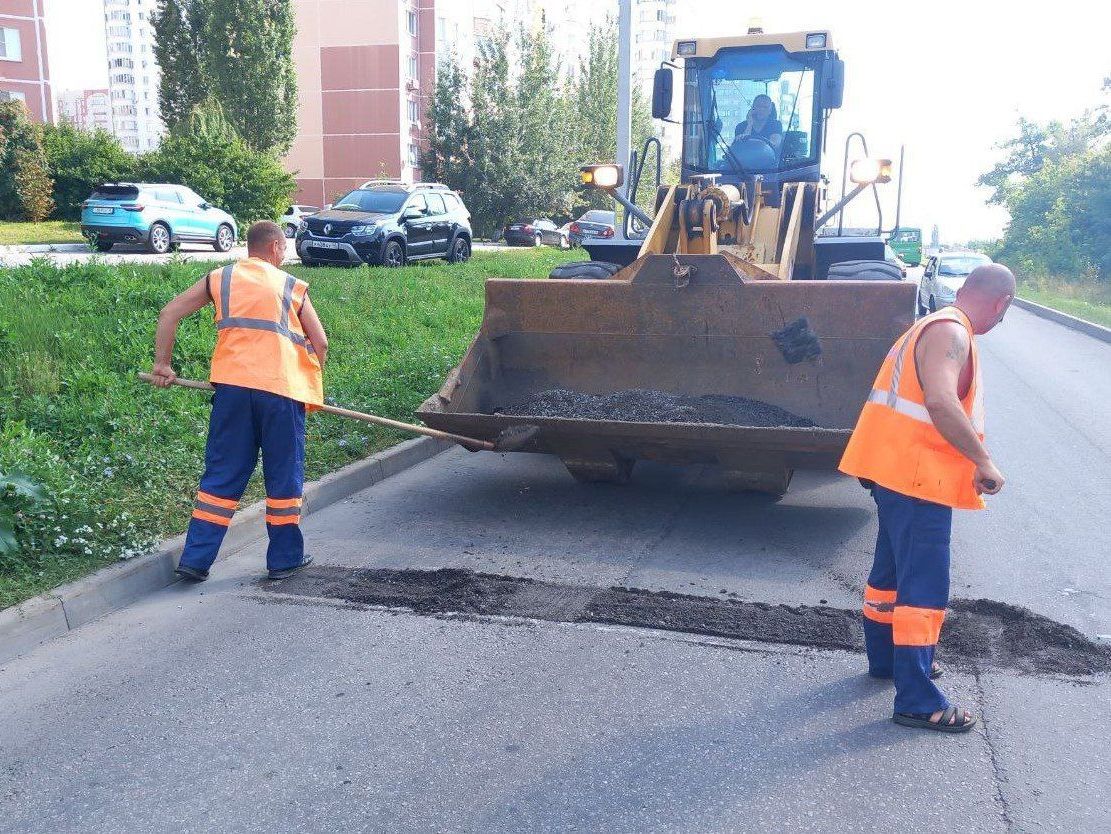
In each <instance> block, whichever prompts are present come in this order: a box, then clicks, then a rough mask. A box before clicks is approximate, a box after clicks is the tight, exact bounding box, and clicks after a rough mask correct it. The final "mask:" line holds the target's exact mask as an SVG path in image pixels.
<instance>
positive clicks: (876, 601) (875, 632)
mask: <svg viewBox="0 0 1111 834" xmlns="http://www.w3.org/2000/svg"><path fill="white" fill-rule="evenodd" d="M872 497H873V498H874V499H875V502H876V507H877V508H878V510H879V536H878V537H877V539H876V556H875V561H874V563H873V564H872V572H871V573H870V574H869V575H868V587H867V588H866V589H865V593H864V640H865V646H866V648H867V651H868V671H869V672H870V673H871V674H873V675H875V676H877V677H894V679H895V712H913V713H927V712H929V713H932V712H934V711H936V710H942V709H945V708H946V707H948V706H949V701H948V699H947V698H946V697H945V695H943V694H942V692H941V690H940V689H938V688H937V686H935V685H934V682H933V681H932V680H930V668H931V666H932V665H933V660H934V649H935V648H936V646H937V640H938V636H939V634H940V631H941V623H942V620H943V619H944V617H945V607H946V606H947V605H948V604H949V537H950V533H951V530H952V523H953V511H952V509H951V508H949V507H944V506H942V505H940V504H933V503H931V502H929V501H922V500H920V499H918V498H910V497H909V496H906V495H901V494H900V493H898V492H892V491H891V490H889V489H885V488H884V487H881V486H879V485H878V484H877V485H875V486H874V487H873V488H872Z"/></svg>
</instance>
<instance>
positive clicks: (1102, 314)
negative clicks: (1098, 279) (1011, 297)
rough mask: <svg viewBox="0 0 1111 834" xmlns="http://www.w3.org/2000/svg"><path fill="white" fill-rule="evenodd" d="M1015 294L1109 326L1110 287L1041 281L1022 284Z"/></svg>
mask: <svg viewBox="0 0 1111 834" xmlns="http://www.w3.org/2000/svg"><path fill="white" fill-rule="evenodd" d="M1018 294H1019V297H1020V298H1025V299H1028V300H1029V301H1033V302H1036V303H1037V304H1042V305H1045V306H1046V307H1052V308H1053V309H1054V310H1060V311H1061V312H1062V313H1068V314H1069V315H1070V316H1076V317H1077V318H1080V319H1084V320H1085V321H1091V322H1095V323H1096V324H1102V325H1103V326H1104V327H1111V287H1108V286H1100V285H1098V284H1093V283H1083V284H1079V283H1068V282H1065V281H1054V280H1046V279H1042V280H1038V281H1024V282H1022V283H1021V284H1020V285H1019V288H1018Z"/></svg>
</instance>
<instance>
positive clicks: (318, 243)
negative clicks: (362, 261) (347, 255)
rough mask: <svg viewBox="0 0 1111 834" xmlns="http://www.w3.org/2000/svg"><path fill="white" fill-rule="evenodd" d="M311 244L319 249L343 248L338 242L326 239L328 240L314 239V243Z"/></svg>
mask: <svg viewBox="0 0 1111 834" xmlns="http://www.w3.org/2000/svg"><path fill="white" fill-rule="evenodd" d="M309 246H314V247H316V248H317V249H342V248H343V247H342V246H340V245H339V244H338V243H331V242H330V241H326V240H314V241H313V242H312V243H310V244H309Z"/></svg>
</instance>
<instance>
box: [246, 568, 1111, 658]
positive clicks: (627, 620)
mask: <svg viewBox="0 0 1111 834" xmlns="http://www.w3.org/2000/svg"><path fill="white" fill-rule="evenodd" d="M261 587H263V588H264V589H265V590H267V591H269V592H272V593H275V594H282V595H288V596H292V597H310V598H312V597H315V598H324V599H335V600H343V601H345V602H348V603H354V604H357V605H366V606H381V607H386V608H400V609H408V610H411V611H415V612H417V613H419V614H425V615H431V616H441V615H469V616H478V617H482V616H498V617H524V618H531V619H537V620H547V621H550V622H565V623H605V624H612V625H623V626H630V627H636V628H652V629H664V630H667V631H677V632H683V633H687V634H702V635H707V636H714V637H726V638H731V639H737V640H751V641H756V642H763V643H781V644H787V645H798V646H812V647H816V648H824V649H842V650H848V651H863V645H864V644H863V637H862V632H861V627H860V612H859V611H855V610H848V609H844V608H833V607H827V606H809V605H799V606H790V605H770V604H767V603H760V602H743V601H740V600H732V599H717V598H714V597H704V596H692V595H688V594H676V593H671V592H667V591H647V590H641V589H637V588H625V587H610V588H596V587H590V586H583V585H568V584H562V583H556V582H541V581H539V580H534V579H525V578H523V577H514V576H505V575H500V574H488V573H476V572H474V571H470V570H464V569H457V568H442V569H440V570H432V571H424V570H383V569H366V568H344V567H336V566H326V565H320V566H313V567H311V568H308V569H306V570H305V571H303V572H301V573H299V574H297V575H296V576H294V577H291V578H290V579H286V580H283V581H282V582H274V583H266V584H264V585H262V586H261ZM938 656H939V658H940V659H942V660H944V661H945V662H949V663H953V664H954V665H957V666H964V667H967V668H972V669H976V668H980V667H984V666H992V667H1000V668H1009V669H1015V670H1017V671H1020V672H1024V673H1027V674H1047V675H1069V676H1084V675H1098V674H1104V673H1107V672H1111V646H1106V645H1102V644H1098V643H1094V642H1092V641H1091V640H1088V639H1087V638H1086V637H1085V636H1084V635H1083V634H1081V633H1080V632H1079V631H1077V630H1076V629H1074V628H1072V627H1071V626H1067V625H1064V624H1062V623H1058V622H1056V621H1054V620H1050V619H1049V618H1047V617H1043V616H1041V615H1040V614H1035V613H1034V612H1033V611H1029V610H1027V609H1025V608H1020V607H1018V606H1013V605H1008V604H1006V603H1002V602H995V601H993V600H985V599H977V600H966V599H957V600H953V601H952V603H951V606H950V614H949V616H948V618H947V619H946V622H945V626H944V628H943V630H942V635H941V643H940V646H939V650H938Z"/></svg>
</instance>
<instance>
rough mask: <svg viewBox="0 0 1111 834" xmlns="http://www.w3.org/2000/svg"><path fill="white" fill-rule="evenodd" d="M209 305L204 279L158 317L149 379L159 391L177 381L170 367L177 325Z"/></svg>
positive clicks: (169, 305)
mask: <svg viewBox="0 0 1111 834" xmlns="http://www.w3.org/2000/svg"><path fill="white" fill-rule="evenodd" d="M209 301H211V299H210V298H209V297H208V278H207V277H205V278H202V279H201V280H199V281H198V282H197V283H195V284H194V285H193V286H191V287H190V288H189V289H187V290H186V291H185V292H183V293H181V294H180V295H178V296H176V297H175V298H174V299H173V300H172V301H170V302H169V303H168V304H167V305H166V306H165V307H163V308H162V312H161V313H159V314H158V330H157V331H156V332H155V335H154V367H153V368H152V369H151V375H152V376H153V377H154V384H155V385H157V386H158V387H159V388H166V387H167V386H169V385H171V384H173V381H174V380H175V379H177V374H176V373H175V372H174V369H173V367H172V366H171V364H170V363H171V361H172V359H173V356H174V342H175V341H176V340H177V326H178V324H180V323H181V320H182V319H183V318H186V317H188V316H191V315H193V313H195V312H197V311H198V310H200V309H201V308H202V307H204V306H205V305H206V304H208V303H209Z"/></svg>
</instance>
